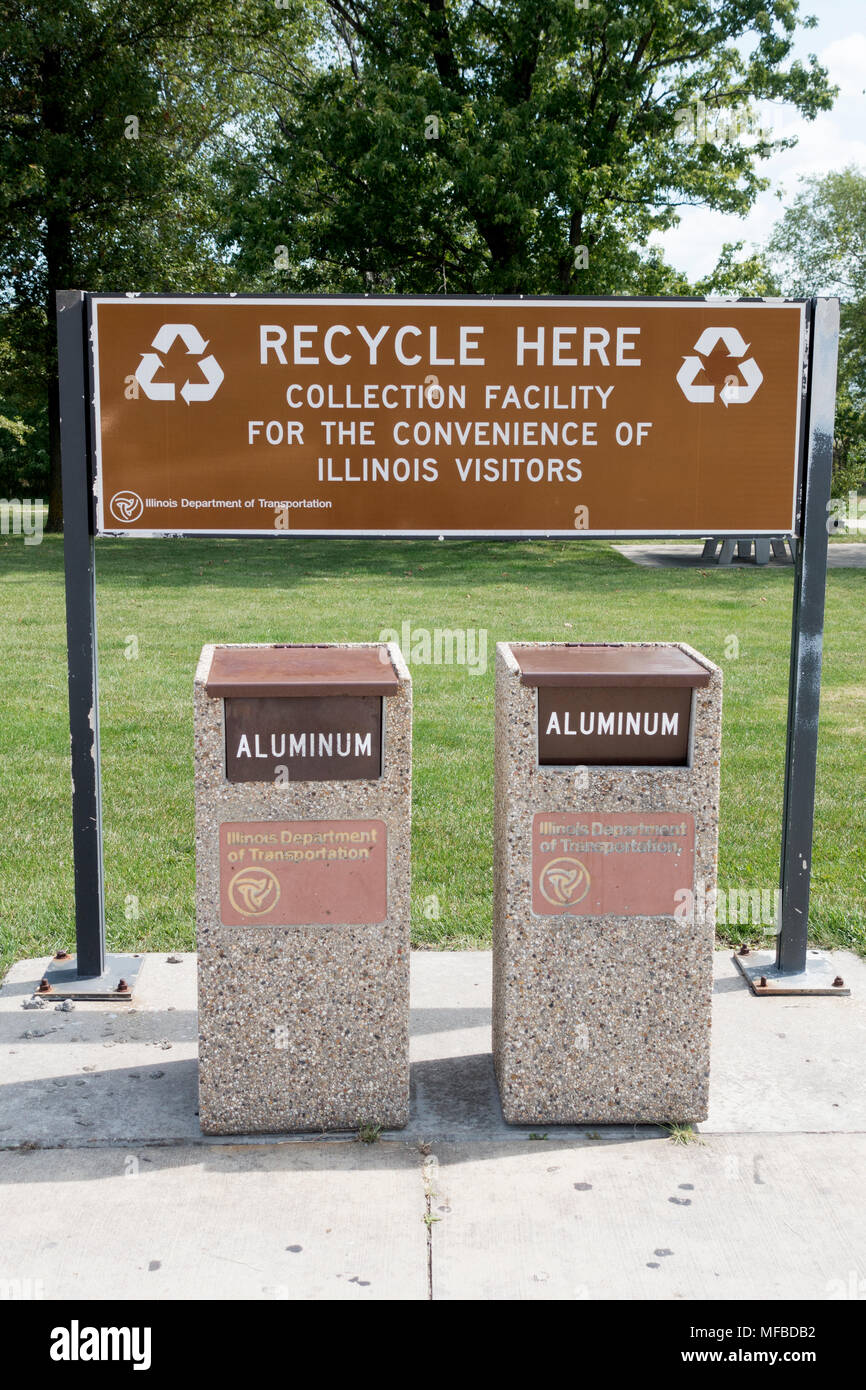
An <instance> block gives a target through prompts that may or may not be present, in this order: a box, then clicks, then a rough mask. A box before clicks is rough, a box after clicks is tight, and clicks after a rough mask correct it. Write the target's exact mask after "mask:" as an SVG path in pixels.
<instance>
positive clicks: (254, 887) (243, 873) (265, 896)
mask: <svg viewBox="0 0 866 1390" xmlns="http://www.w3.org/2000/svg"><path fill="white" fill-rule="evenodd" d="M229 901H230V903H231V905H232V907H233V908H234V910H235V912H240V913H241V914H242V915H243V916H244V917H263V916H264V915H265V913H266V912H270V911H271V909H272V908H274V907H276V905H277V903H278V902H279V901H280V883H279V879H278V878H277V876H276V874H272V873H271V871H270V869H238V871H237V873H236V874H235V875H234V877H233V879H232V881H231V883H230V884H229Z"/></svg>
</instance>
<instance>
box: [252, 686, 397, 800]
mask: <svg viewBox="0 0 866 1390" xmlns="http://www.w3.org/2000/svg"><path fill="white" fill-rule="evenodd" d="M225 746H226V779H227V780H228V781H229V782H276V783H278V784H279V783H281V782H331V781H339V782H343V781H357V780H358V779H360V778H369V777H381V775H382V699H381V696H378V695H327V696H321V697H318V698H314V697H303V696H302V697H301V698H295V697H294V696H282V697H276V698H274V697H270V696H269V697H266V698H265V699H231V698H230V699H226V701H225Z"/></svg>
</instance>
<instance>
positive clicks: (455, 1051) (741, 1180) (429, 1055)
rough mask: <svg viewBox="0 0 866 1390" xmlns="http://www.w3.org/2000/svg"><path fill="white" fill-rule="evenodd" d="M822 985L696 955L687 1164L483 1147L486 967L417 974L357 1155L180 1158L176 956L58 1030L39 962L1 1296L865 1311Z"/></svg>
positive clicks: (192, 1153)
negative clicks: (38, 1002) (802, 985)
mask: <svg viewBox="0 0 866 1390" xmlns="http://www.w3.org/2000/svg"><path fill="white" fill-rule="evenodd" d="M834 961H835V963H836V968H837V969H838V971H839V973H841V974H842V975H843V976H844V977H845V979H846V983H849V984H850V985H851V989H852V993H851V995H850V997H847V998H838V999H821V998H817V999H816V998H799V999H797V998H778V999H755V998H754V997H753V996H752V995H751V994H750V993H749V991H748V989H747V987H746V985H745V983H744V982H743V981H742V980H741V978H740V976H739V974H738V973H737V972H736V971H735V968H734V966H733V963H732V962H731V959H730V956H729V954H728V953H726V952H719V953H718V954H717V959H716V976H717V978H716V987H715V999H714V1026H713V1073H712V1085H711V1113H710V1117H709V1120H708V1121H707V1123H706V1124H704V1125H701V1126H700V1134H699V1135H698V1137H697V1138H696V1140H694V1141H693V1142H691V1143H689V1144H687V1145H680V1144H676V1143H674V1142H673V1141H672V1140H671V1138H670V1137H668V1135H667V1134H666V1133H665V1131H663V1130H658V1129H655V1128H653V1127H649V1126H647V1127H638V1128H632V1127H628V1128H603V1129H589V1130H588V1129H581V1128H562V1129H559V1128H548V1129H547V1130H542V1131H539V1133H541V1134H543V1135H546V1137H535V1138H533V1137H531V1135H532V1133H533V1131H531V1130H528V1129H515V1128H512V1127H510V1126H507V1125H505V1124H504V1122H503V1120H502V1116H501V1112H500V1110H499V1104H498V1098H497V1095H496V1088H495V1082H494V1079H493V1072H492V1066H491V1062H490V1052H489V1049H490V1033H489V1028H490V957H489V954H488V953H486V952H444V953H434V952H416V953H414V955H413V962H412V964H413V976H412V1003H413V1009H412V1053H413V1106H412V1117H411V1121H410V1124H409V1126H408V1127H407V1129H406V1130H404V1131H402V1132H400V1133H397V1132H394V1133H391V1134H387V1135H385V1136H383V1138H382V1139H381V1140H380V1142H378V1143H376V1144H372V1145H365V1144H360V1143H358V1142H357V1141H356V1140H354V1139H353V1138H352V1137H350V1136H332V1137H328V1138H321V1137H318V1136H304V1137H289V1138H276V1137H275V1138H274V1139H268V1138H265V1139H246V1140H233V1141H230V1142H225V1141H221V1140H215V1139H204V1138H203V1137H202V1136H201V1134H200V1132H199V1130H198V1125H197V1120H196V1116H195V1107H196V1068H195V1051H196V1031H195V1030H196V1023H195V964H194V957H192V956H189V955H187V956H183V957H181V958H180V960H179V961H178V962H177V963H173V964H170V963H168V959H167V957H165V956H161V955H160V956H151V957H148V958H147V960H146V962H145V964H144V966H143V968H142V974H141V985H140V989H139V993H138V995H137V998H136V1000H135V1002H134V1004H133V1005H132V1006H127V1008H126V1009H123V1008H122V1007H120V1006H118V1007H117V1008H115V1009H110V1008H109V1009H106V1008H105V1006H104V1005H99V1004H77V1005H76V1006H75V1008H74V1009H73V1010H72V1011H71V1012H68V1013H65V1012H60V1011H57V1010H55V1009H54V1007H53V1006H52V1005H48V1006H46V1007H45V1008H42V1009H32V1010H31V1009H24V1008H23V1007H22V1005H23V1003H24V1002H25V1001H26V1000H28V999H29V997H30V990H31V988H32V984H33V982H34V981H35V980H36V979H37V978H38V977H39V974H40V973H41V968H42V964H43V963H42V962H33V961H31V962H21V963H19V964H18V965H17V966H15V967H14V968H13V970H12V971H11V972H10V974H9V976H8V977H7V980H6V983H5V985H4V987H3V990H2V992H0V1057H2V1059H3V1077H4V1085H3V1086H2V1087H0V1150H2V1151H0V1229H2V1231H3V1237H4V1238H3V1256H2V1263H0V1283H2V1282H3V1281H4V1280H5V1281H6V1283H7V1285H9V1281H12V1283H11V1285H10V1287H13V1288H14V1287H21V1286H24V1287H27V1288H31V1289H35V1290H36V1291H37V1292H38V1293H41V1294H42V1295H43V1296H44V1297H45V1298H67V1297H73V1296H80V1297H90V1298H100V1297H121V1298H132V1297H166V1298H178V1297H179V1298H184V1297H206V1298H233V1299H234V1298H249V1299H262V1298H275V1299H284V1298H291V1299H294V1298H306V1299H321V1298H338V1299H365V1298H370V1299H384V1298H398V1299H417V1300H423V1299H427V1298H429V1297H431V1296H432V1297H433V1298H439V1299H449V1298H455V1299H456V1298H479V1299H480V1298H484V1299H506V1298H521V1299H534V1298H537V1299H553V1298H556V1299H559V1298H567V1299H583V1298H664V1299H670V1298H686V1297H698V1298H712V1297H721V1298H738V1299H749V1298H761V1299H763V1298H774V1297H778V1298H789V1297H804V1298H814V1299H823V1298H831V1297H841V1296H843V1294H844V1295H845V1296H847V1297H850V1296H851V1294H850V1290H851V1288H855V1289H856V1288H862V1289H863V1290H866V1263H864V1250H866V1202H864V1200H863V1192H864V1185H866V1179H864V1174H866V1085H864V1081H863V1072H864V1068H863V1065H862V1050H863V1039H864V1037H866V962H863V961H862V960H860V959H858V958H856V957H854V956H851V955H848V954H847V953H843V952H840V953H837V954H836V956H835V957H834ZM28 1033H29V1034H30V1035H31V1036H29V1037H27V1036H25V1035H26V1034H28ZM861 1280H863V1281H864V1283H863V1284H862V1285H860V1283H859V1281H861ZM15 1281H18V1285H17V1286H16V1285H15ZM846 1291H847V1292H846Z"/></svg>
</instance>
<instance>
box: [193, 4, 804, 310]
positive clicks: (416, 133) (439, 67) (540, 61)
mask: <svg viewBox="0 0 866 1390" xmlns="http://www.w3.org/2000/svg"><path fill="white" fill-rule="evenodd" d="M326 8H327V12H328V15H329V19H330V24H329V27H328V29H327V30H326V31H325V35H324V37H323V40H322V43H323V48H324V50H325V51H326V52H327V53H328V60H327V61H326V62H325V63H324V64H319V65H318V66H317V67H316V69H315V70H313V71H312V72H310V73H309V75H306V74H305V75H304V76H303V78H302V79H301V80H296V79H295V78H294V77H293V76H292V75H288V76H287V77H285V78H284V79H283V80H282V81H281V83H280V84H279V85H276V84H270V90H269V92H268V96H269V102H270V103H271V104H272V106H273V112H274V114H273V119H272V121H271V122H270V126H269V127H267V126H264V127H263V126H262V125H261V124H260V125H259V127H258V130H257V137H258V138H257V140H256V141H255V142H254V145H253V147H251V148H249V149H248V150H247V152H246V153H245V154H241V155H240V157H238V152H237V151H232V153H231V157H230V159H225V160H224V161H223V163H222V166H221V171H220V172H221V175H222V177H223V178H224V179H225V180H226V182H227V185H228V186H230V187H231V189H232V196H231V197H230V199H229V204H230V215H229V219H228V225H227V228H226V232H225V235H224V245H225V246H226V248H227V249H228V248H232V249H233V252H234V256H235V261H236V264H237V265H238V267H239V268H240V270H241V271H242V273H243V274H244V276H245V277H246V278H247V279H249V280H250V281H254V282H255V283H256V284H258V285H261V286H262V287H267V288H269V289H277V288H280V289H283V290H288V289H293V290H305V291H313V290H342V291H352V292H364V291H373V290H376V291H380V292H381V291H385V292H391V291H395V292H437V291H438V292H442V291H446V290H447V291H451V292H481V293H493V292H511V293H527V294H530V293H537V294H549V293H559V294H579V293H616V292H620V293H622V292H628V291H632V292H642V293H671V292H677V291H680V292H683V291H684V290H685V289H686V288H687V287H686V285H685V282H684V280H683V278H682V277H680V276H678V275H677V274H676V272H674V271H673V270H672V269H670V268H669V267H667V266H665V265H664V263H663V262H662V260H661V258H660V256H659V255H658V253H657V252H653V253H649V254H648V253H647V252H646V250H645V248H646V246H647V244H648V239H649V237H650V236H651V234H652V233H653V232H656V231H659V230H662V229H664V228H667V227H670V226H671V225H672V224H673V223H674V222H675V221H676V218H677V215H678V214H677V209H678V207H680V206H682V205H687V204H703V205H705V206H710V207H714V208H718V209H720V210H721V211H725V212H742V211H745V210H746V209H748V207H749V206H750V205H751V203H752V201H753V199H754V197H755V195H756V194H757V192H758V191H759V190H760V189H761V188H762V187H764V186H765V182H764V181H763V180H762V179H761V178H760V176H759V174H758V173H757V165H758V163H759V161H760V160H761V159H762V158H765V157H766V156H767V155H768V154H769V153H770V152H771V151H773V150H775V149H778V148H780V147H783V146H784V145H785V144H786V143H788V142H786V141H783V140H776V141H774V140H773V139H772V138H771V136H769V135H768V134H767V133H766V132H757V133H755V134H754V135H753V136H751V137H749V138H744V134H743V125H744V124H745V123H747V122H748V121H749V120H750V119H751V116H752V113H753V109H754V103H755V102H756V101H758V100H761V99H767V98H770V99H774V100H779V101H788V102H792V103H793V104H795V105H796V106H797V107H798V108H799V109H800V110H801V111H802V112H803V113H804V114H805V115H806V116H807V117H812V116H814V114H815V113H816V111H818V110H820V109H824V108H826V107H828V106H829V105H830V104H831V93H830V91H829V89H828V87H827V82H826V73H825V71H824V70H823V69H821V68H820V67H819V66H818V65H817V63H816V62H815V61H814V60H812V61H811V63H810V65H809V66H808V67H804V66H803V65H801V64H800V63H797V62H793V63H791V62H789V59H790V52H791V41H792V36H793V33H794V30H795V28H796V26H797V23H798V11H797V5H796V3H794V0H770V3H758V0H725V3H724V4H719V3H716V0H677V3H673V0H625V3H622V4H617V5H615V6H614V5H610V6H608V5H606V4H593V3H590V4H589V6H588V7H587V8H586V9H582V8H580V7H579V6H576V5H575V4H574V3H573V0H503V3H501V4H498V5H496V6H495V7H494V6H487V5H481V4H474V3H468V4H456V3H454V4H448V3H446V0H428V3H426V4H423V5H422V4H419V3H415V2H414V0H380V3H377V4H375V5H373V4H369V3H365V2H364V0H332V3H330V4H328V5H327V7H326ZM743 40H745V41H746V42H745V43H744V42H743ZM699 103H703V107H705V108H706V109H707V110H709V111H710V113H714V114H716V115H717V114H718V113H719V111H727V112H732V111H734V112H737V113H738V121H737V122H731V121H728V122H727V123H725V122H722V123H716V126H714V127H713V130H712V132H711V136H710V138H703V137H702V136H701V138H698V133H697V132H696V130H695V121H694V119H693V116H694V112H695V111H696V110H697V109H698V104H699ZM704 124H705V125H706V123H704ZM717 126H718V127H719V128H718V129H717ZM263 136H265V137H266V138H265V139H263V138H262V137H263ZM278 247H284V248H285V251H284V253H283V255H282V263H279V262H280V257H279V253H278V251H277V248H278ZM580 248H585V249H586V254H587V257H588V263H587V264H584V263H583V258H582V253H581V250H580ZM275 262H278V263H277V264H275Z"/></svg>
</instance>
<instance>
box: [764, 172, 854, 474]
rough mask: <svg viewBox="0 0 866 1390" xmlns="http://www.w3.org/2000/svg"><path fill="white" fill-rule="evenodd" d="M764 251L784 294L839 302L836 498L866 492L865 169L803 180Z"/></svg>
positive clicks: (835, 461) (835, 457) (834, 461)
mask: <svg viewBox="0 0 866 1390" xmlns="http://www.w3.org/2000/svg"><path fill="white" fill-rule="evenodd" d="M767 254H768V257H769V259H770V261H771V263H772V264H773V265H774V267H775V268H776V271H777V274H778V277H779V280H780V282H781V283H782V284H783V285H784V287H785V291H786V293H789V294H793V295H805V294H813V293H815V292H816V290H817V291H820V292H821V293H823V294H835V295H838V296H839V297H840V299H841V300H842V317H841V331H840V340H839V387H838V391H837V396H836V430H835V437H834V449H833V494H834V496H836V497H845V496H846V495H847V494H848V492H849V491H854V492H857V491H862V490H863V488H864V487H866V172H864V171H861V170H859V169H857V168H855V167H853V166H849V167H848V168H847V169H842V170H839V171H835V172H833V173H829V174H825V175H824V176H823V177H820V178H819V177H812V178H807V179H804V180H803V186H802V188H801V191H800V192H799V193H798V194H797V196H796V198H795V199H794V201H793V202H792V203H791V206H790V207H789V208H788V209H787V211H786V212H785V214H784V216H783V217H782V219H781V221H780V222H779V223H778V224H777V226H776V228H775V229H774V231H773V235H772V237H771V238H770V242H769V244H768V248H767Z"/></svg>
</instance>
